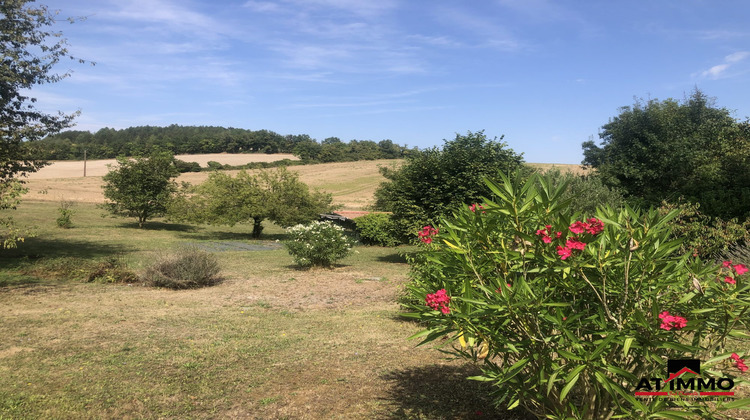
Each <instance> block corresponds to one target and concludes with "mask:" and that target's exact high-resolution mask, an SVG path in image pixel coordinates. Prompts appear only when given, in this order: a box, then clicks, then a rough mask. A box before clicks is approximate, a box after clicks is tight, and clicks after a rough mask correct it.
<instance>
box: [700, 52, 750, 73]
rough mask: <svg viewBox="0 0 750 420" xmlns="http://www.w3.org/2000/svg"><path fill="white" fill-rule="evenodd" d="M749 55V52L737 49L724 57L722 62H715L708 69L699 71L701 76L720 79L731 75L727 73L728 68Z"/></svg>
mask: <svg viewBox="0 0 750 420" xmlns="http://www.w3.org/2000/svg"><path fill="white" fill-rule="evenodd" d="M748 57H750V52H748V51H738V52H736V53H732V54H729V55H727V56H726V57H724V62H723V63H721V64H717V65H715V66H713V67H711V68H709V69H708V70H705V71H703V72H701V73H700V75H701V76H703V77H708V78H710V79H722V78H727V77H731V76H732V74H728V70H729V69H730V68H732V67H733V66H734V65H735V64H737V63H739V62H741V61H743V60H745V59H746V58H748Z"/></svg>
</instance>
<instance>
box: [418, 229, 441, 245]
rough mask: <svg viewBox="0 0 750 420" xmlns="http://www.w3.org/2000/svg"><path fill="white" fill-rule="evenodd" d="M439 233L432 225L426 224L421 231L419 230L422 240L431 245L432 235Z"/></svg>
mask: <svg viewBox="0 0 750 420" xmlns="http://www.w3.org/2000/svg"><path fill="white" fill-rule="evenodd" d="M437 234H438V230H437V229H435V228H433V227H432V226H425V227H423V228H422V230H421V231H419V233H417V236H419V240H420V241H422V242H424V243H426V244H428V245H429V244H431V243H432V237H433V236H434V235H437Z"/></svg>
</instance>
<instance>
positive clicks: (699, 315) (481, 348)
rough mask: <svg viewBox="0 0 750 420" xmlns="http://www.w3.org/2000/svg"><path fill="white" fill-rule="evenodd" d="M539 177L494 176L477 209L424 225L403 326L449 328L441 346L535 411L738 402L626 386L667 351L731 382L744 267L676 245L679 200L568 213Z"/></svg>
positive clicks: (742, 320)
mask: <svg viewBox="0 0 750 420" xmlns="http://www.w3.org/2000/svg"><path fill="white" fill-rule="evenodd" d="M550 183H551V180H550V179H549V178H543V177H541V176H539V175H532V176H531V177H530V178H529V179H528V180H527V181H524V180H523V179H522V177H520V176H518V177H517V178H515V179H514V180H510V179H508V178H505V177H503V182H502V184H499V185H498V184H493V183H489V185H490V187H491V189H492V191H493V194H494V198H495V200H496V201H494V202H493V201H487V202H484V203H483V210H484V211H483V212H479V211H474V212H472V211H471V210H470V209H468V208H465V209H463V210H462V211H461V212H459V213H457V214H456V216H455V217H454V218H451V219H450V220H443V223H441V225H440V226H439V227H438V229H437V230H435V229H432V228H426V229H423V231H422V233H421V234H420V237H421V239H422V241H423V242H424V244H425V245H424V248H425V249H424V251H423V253H424V256H423V258H420V259H419V261H421V263H418V264H416V265H415V266H414V267H413V273H412V277H413V280H412V282H411V283H410V285H409V291H410V295H411V302H415V303H407V305H406V306H407V308H408V309H409V310H410V313H409V314H408V315H410V316H412V317H414V318H416V319H418V320H419V321H421V322H423V323H425V324H426V325H427V330H425V331H423V332H421V333H419V334H417V335H415V337H421V338H424V340H423V343H424V342H430V341H432V340H435V339H438V338H452V339H453V340H455V341H454V345H453V349H452V350H451V352H452V353H454V354H455V355H457V356H460V357H463V358H466V359H471V360H474V361H480V360H481V361H482V365H481V368H482V371H483V374H482V375H480V376H478V377H476V378H474V379H478V380H482V381H489V382H491V383H493V384H494V386H495V395H496V397H497V400H496V402H497V403H498V404H503V405H506V406H508V407H509V408H514V407H516V406H521V407H523V408H525V409H526V410H528V411H529V412H531V413H532V414H534V415H535V416H537V417H538V418H555V419H563V418H564V419H567V418H577V419H578V418H592V419H593V418H646V417H653V418H656V417H665V418H682V417H683V416H693V417H698V418H715V417H716V416H719V414H717V412H721V411H722V410H724V409H726V408H729V407H732V406H733V405H734V406H742V405H748V404H749V403H750V400H739V401H735V402H734V403H731V400H727V401H706V400H703V399H700V398H685V399H680V398H663V399H661V398H651V399H639V397H636V395H635V392H636V390H638V389H639V388H640V390H641V391H652V389H648V388H646V389H645V390H644V389H643V388H641V386H642V381H643V379H644V378H666V377H667V376H668V374H667V366H666V365H667V361H668V360H670V359H699V360H701V361H702V366H701V372H703V373H704V375H710V376H711V377H714V378H717V380H718V378H730V379H731V380H733V381H734V383H735V384H736V383H739V381H740V379H739V378H738V375H740V370H739V369H741V366H740V364H739V363H738V362H737V361H736V359H734V357H735V356H736V357H737V359H739V358H741V357H743V356H745V355H743V352H746V349H747V348H748V344H747V337H748V335H747V332H748V327H750V317H748V316H747V313H748V310H750V279H748V277H750V276H747V275H744V272H745V271H746V267H744V266H732V265H729V264H727V265H725V266H721V265H717V264H714V263H704V262H701V260H699V259H692V258H691V257H689V256H683V255H680V254H679V252H678V250H679V247H680V242H679V241H672V240H670V230H669V221H670V219H673V218H674V217H676V216H677V211H672V212H669V213H668V214H666V215H661V214H659V212H657V211H656V210H649V211H638V210H634V209H633V208H631V207H629V206H626V207H624V208H622V209H618V210H614V209H612V208H602V209H598V210H597V212H596V214H595V215H587V216H585V217H575V216H574V215H572V214H571V213H570V212H569V209H568V207H567V205H566V203H565V202H564V201H562V200H560V197H561V195H562V194H563V192H564V190H565V186H564V185H562V186H560V187H558V188H557V189H552V188H550ZM730 336H731V337H732V338H731V339H730V340H728V339H727V338H728V337H730ZM733 353H738V354H734V355H733ZM730 355H733V356H730ZM656 381H657V382H659V383H663V380H662V379H658V380H656ZM649 382H650V383H653V381H651V380H650V379H649ZM675 382H677V381H675ZM672 385H674V383H673V384H672ZM649 386H650V385H649ZM665 387H667V386H666V385H665ZM677 389H678V390H679V388H677ZM673 409H677V410H676V411H672V410H673Z"/></svg>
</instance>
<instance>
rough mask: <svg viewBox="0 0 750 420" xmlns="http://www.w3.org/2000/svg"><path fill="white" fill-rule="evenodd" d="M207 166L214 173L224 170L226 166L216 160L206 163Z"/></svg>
mask: <svg viewBox="0 0 750 420" xmlns="http://www.w3.org/2000/svg"><path fill="white" fill-rule="evenodd" d="M206 165H208V169H210V170H212V171H218V170H220V169H223V168H224V165H222V164H221V163H219V162H217V161H215V160H209V161H208V163H206Z"/></svg>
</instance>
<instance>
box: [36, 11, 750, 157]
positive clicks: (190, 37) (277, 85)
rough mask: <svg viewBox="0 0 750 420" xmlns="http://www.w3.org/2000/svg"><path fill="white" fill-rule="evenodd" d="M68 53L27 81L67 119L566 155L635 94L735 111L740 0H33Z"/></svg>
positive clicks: (741, 58) (91, 125) (744, 106)
mask: <svg viewBox="0 0 750 420" xmlns="http://www.w3.org/2000/svg"><path fill="white" fill-rule="evenodd" d="M40 3H43V4H46V5H48V6H49V7H50V8H52V9H59V10H60V16H61V17H67V16H85V17H86V20H85V21H82V22H77V23H75V24H72V25H71V24H68V23H67V22H61V23H60V26H59V29H61V30H62V31H63V32H64V35H65V37H66V38H68V41H69V43H70V48H69V49H70V52H71V53H72V54H73V55H75V56H76V57H80V58H83V59H86V60H90V61H93V62H96V65H95V66H90V65H78V64H76V63H73V62H71V61H65V62H64V63H62V65H61V66H60V67H59V69H60V70H61V71H65V70H68V69H70V70H72V71H73V74H72V76H71V77H70V78H68V79H65V80H64V81H62V82H60V83H57V84H53V85H43V86H38V87H36V88H34V90H33V91H32V93H33V95H32V96H36V97H37V98H38V99H39V105H40V107H41V108H42V109H45V110H48V111H53V110H55V111H56V110H62V111H66V112H70V111H75V110H80V111H81V112H82V114H81V116H80V117H79V118H78V120H77V122H78V126H77V127H76V129H81V130H91V131H96V130H98V129H100V128H102V127H113V128H126V127H129V126H137V125H157V126H164V125H169V124H180V125H217V126H225V127H230V126H231V127H238V128H246V129H252V130H260V129H268V130H273V131H276V132H278V133H280V134H309V135H310V136H312V137H313V138H316V139H318V140H323V139H324V138H326V137H339V138H341V139H342V140H344V141H348V140H351V139H358V140H367V139H369V140H375V141H379V140H383V139H391V140H393V141H394V142H396V143H400V144H407V145H409V146H418V147H429V146H434V145H441V144H442V143H443V139H447V138H453V137H454V136H455V134H456V133H465V132H467V131H478V130H485V134H487V135H488V136H490V137H495V136H498V137H499V136H501V135H505V139H504V140H505V141H506V142H507V143H508V144H509V146H510V147H511V148H513V149H514V150H515V151H517V152H523V153H524V157H525V159H526V160H527V161H529V162H549V163H579V162H580V161H581V159H582V153H581V147H580V145H581V143H582V142H583V141H586V140H588V139H589V138H590V137H591V136H593V137H594V138H596V139H598V132H599V129H600V127H601V126H602V125H603V124H605V123H606V122H607V121H608V120H609V118H611V117H613V116H615V115H617V113H618V108H619V107H621V106H626V105H631V104H633V102H634V98H636V97H639V98H658V99H666V98H670V97H671V98H676V99H682V98H684V97H685V95H688V94H689V93H690V92H691V91H692V90H693V89H694V88H695V87H696V86H697V87H698V88H699V89H701V90H703V91H704V92H705V93H706V94H707V95H709V96H713V97H716V98H717V105H718V106H721V107H726V108H728V109H730V110H733V111H735V114H734V116H735V117H736V118H738V119H745V118H746V117H748V116H750V102H749V101H750V96H749V95H748V93H750V89H748V88H749V87H750V27H748V25H747V20H748V18H750V2H746V1H708V0H704V1H698V0H659V1H646V0H639V1H627V0H620V1H584V0H561V1H552V0H475V1H470V2H463V1H458V0H429V1H426V0H278V1H262V0H250V1H248V0H237V1H232V0H96V1H94V0H41V1H40Z"/></svg>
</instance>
